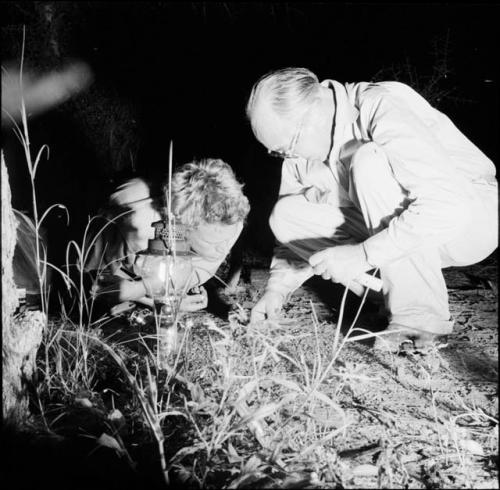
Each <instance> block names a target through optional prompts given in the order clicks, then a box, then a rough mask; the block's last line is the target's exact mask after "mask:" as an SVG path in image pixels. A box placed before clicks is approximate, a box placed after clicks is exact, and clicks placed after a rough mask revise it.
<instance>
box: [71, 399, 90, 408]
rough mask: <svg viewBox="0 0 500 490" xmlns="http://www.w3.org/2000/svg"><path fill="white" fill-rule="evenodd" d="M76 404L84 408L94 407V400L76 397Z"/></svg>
mask: <svg viewBox="0 0 500 490" xmlns="http://www.w3.org/2000/svg"><path fill="white" fill-rule="evenodd" d="M75 405H78V406H79V407H83V408H91V407H93V405H92V402H91V401H90V400H89V399H88V398H75Z"/></svg>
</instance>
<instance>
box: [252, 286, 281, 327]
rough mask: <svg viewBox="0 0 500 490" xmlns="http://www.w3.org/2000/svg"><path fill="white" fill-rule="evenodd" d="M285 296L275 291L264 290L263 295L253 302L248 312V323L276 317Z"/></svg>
mask: <svg viewBox="0 0 500 490" xmlns="http://www.w3.org/2000/svg"><path fill="white" fill-rule="evenodd" d="M284 300H285V298H284V296H283V294H281V293H278V292H275V291H266V292H265V293H264V296H262V298H260V300H259V301H258V302H257V303H256V304H255V306H254V307H253V308H252V311H251V313H250V323H253V322H259V321H262V320H265V319H266V318H267V319H268V320H274V319H276V318H277V317H278V315H279V313H280V311H281V308H282V307H283V302H284Z"/></svg>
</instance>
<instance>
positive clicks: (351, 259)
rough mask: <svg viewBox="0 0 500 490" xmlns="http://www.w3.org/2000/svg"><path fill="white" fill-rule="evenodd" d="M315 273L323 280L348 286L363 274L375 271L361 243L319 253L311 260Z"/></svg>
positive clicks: (339, 246)
mask: <svg viewBox="0 0 500 490" xmlns="http://www.w3.org/2000/svg"><path fill="white" fill-rule="evenodd" d="M309 264H311V266H312V268H313V270H314V273H315V274H317V275H320V276H321V277H322V278H323V279H326V280H331V281H333V282H340V283H342V284H344V285H347V284H348V283H350V282H351V281H353V280H354V279H356V278H357V277H359V276H361V274H363V272H366V271H369V270H370V269H373V267H372V266H371V265H370V264H369V263H368V262H367V260H366V254H365V250H364V248H363V245H362V244H361V243H357V244H355V245H338V246H336V247H330V248H327V249H325V250H322V251H321V252H317V253H315V254H313V255H311V257H310V258H309Z"/></svg>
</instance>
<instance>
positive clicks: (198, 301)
mask: <svg viewBox="0 0 500 490" xmlns="http://www.w3.org/2000/svg"><path fill="white" fill-rule="evenodd" d="M198 289H199V293H197V294H186V296H184V298H183V299H182V301H181V306H180V311H183V312H192V311H198V310H202V309H203V308H206V307H207V304H208V295H207V290H206V289H205V288H204V287H203V286H199V287H198Z"/></svg>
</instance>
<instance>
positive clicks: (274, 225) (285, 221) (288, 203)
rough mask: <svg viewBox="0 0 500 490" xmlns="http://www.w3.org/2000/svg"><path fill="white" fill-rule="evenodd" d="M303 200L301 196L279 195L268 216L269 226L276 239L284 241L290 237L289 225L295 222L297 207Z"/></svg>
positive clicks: (297, 213) (298, 207)
mask: <svg viewBox="0 0 500 490" xmlns="http://www.w3.org/2000/svg"><path fill="white" fill-rule="evenodd" d="M304 202H305V200H304V197H303V196H286V197H281V198H280V199H279V200H278V201H277V202H276V204H275V205H274V208H273V210H272V212H271V216H270V217H269V226H270V227H271V230H272V232H273V234H274V236H275V237H276V239H277V240H278V241H280V242H286V241H288V240H289V239H290V236H289V234H290V228H291V226H290V225H291V224H292V223H296V222H297V217H298V215H299V214H300V211H299V209H300V207H301V204H303V203H304Z"/></svg>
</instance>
